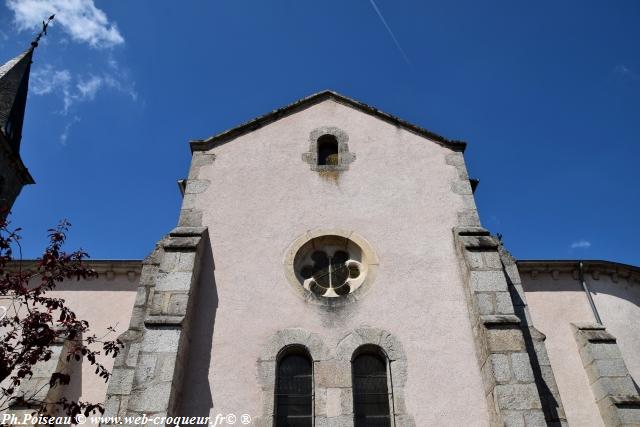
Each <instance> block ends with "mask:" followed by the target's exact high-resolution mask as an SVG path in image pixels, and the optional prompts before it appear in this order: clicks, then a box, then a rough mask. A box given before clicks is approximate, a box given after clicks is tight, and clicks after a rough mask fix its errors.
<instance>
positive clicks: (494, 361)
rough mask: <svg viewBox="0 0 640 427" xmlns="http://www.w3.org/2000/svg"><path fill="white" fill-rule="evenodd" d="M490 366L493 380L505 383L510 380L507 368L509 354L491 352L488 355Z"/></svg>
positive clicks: (509, 370)
mask: <svg viewBox="0 0 640 427" xmlns="http://www.w3.org/2000/svg"><path fill="white" fill-rule="evenodd" d="M490 361H491V367H492V368H493V374H494V376H495V380H496V381H497V382H498V383H507V382H509V381H510V380H511V369H510V368H509V355H507V354H492V355H491V356H490Z"/></svg>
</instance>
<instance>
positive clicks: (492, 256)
mask: <svg viewBox="0 0 640 427" xmlns="http://www.w3.org/2000/svg"><path fill="white" fill-rule="evenodd" d="M482 257H483V258H484V265H485V267H488V268H495V269H502V262H501V261H500V254H498V252H495V251H484V252H483V253H482Z"/></svg>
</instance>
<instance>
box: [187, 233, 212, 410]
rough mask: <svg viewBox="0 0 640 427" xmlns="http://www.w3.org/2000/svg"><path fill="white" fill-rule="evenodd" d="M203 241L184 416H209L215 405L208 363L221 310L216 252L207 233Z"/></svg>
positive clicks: (191, 334) (191, 335)
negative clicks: (215, 260) (219, 305)
mask: <svg viewBox="0 0 640 427" xmlns="http://www.w3.org/2000/svg"><path fill="white" fill-rule="evenodd" d="M203 244H204V247H203V253H202V264H201V267H200V271H201V273H200V278H199V281H200V283H199V286H198V290H197V293H196V295H195V297H196V298H195V306H194V311H193V318H192V319H191V330H190V331H189V335H190V336H189V338H190V341H191V347H190V349H189V352H188V356H187V360H186V361H185V366H186V367H187V368H186V370H185V376H184V381H183V390H182V405H181V407H180V412H179V413H180V415H181V416H190V417H191V416H194V417H208V416H209V412H210V410H211V408H212V407H213V398H212V397H211V386H210V384H209V366H210V365H211V363H210V362H211V347H212V342H213V329H214V325H215V320H216V313H217V310H218V291H217V286H216V278H215V264H214V261H213V252H212V250H211V242H210V241H209V237H208V235H207V238H206V241H205V242H203Z"/></svg>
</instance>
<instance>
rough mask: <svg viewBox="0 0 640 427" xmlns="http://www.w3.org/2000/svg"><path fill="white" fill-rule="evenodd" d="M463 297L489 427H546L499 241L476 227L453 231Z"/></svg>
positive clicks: (458, 228) (459, 228) (460, 228)
mask: <svg viewBox="0 0 640 427" xmlns="http://www.w3.org/2000/svg"><path fill="white" fill-rule="evenodd" d="M454 238H455V240H456V246H457V248H458V252H459V256H460V260H461V271H462V273H463V276H464V277H463V283H464V284H465V295H466V298H467V303H468V307H469V314H470V320H471V325H472V332H473V337H474V341H475V345H476V355H477V357H478V364H479V366H480V369H481V372H482V378H483V383H484V390H485V397H486V400H487V407H488V408H489V411H490V414H489V419H490V422H491V424H492V425H494V426H527V427H533V426H546V425H547V422H546V420H545V416H544V413H543V410H542V402H541V398H540V394H539V392H538V388H537V387H536V383H535V379H534V376H533V368H532V364H531V360H530V358H529V355H528V353H527V348H526V344H525V339H524V335H523V331H522V329H521V324H520V319H519V318H518V317H517V316H516V315H515V310H514V306H513V302H512V301H511V297H510V294H509V287H508V283H507V280H506V278H505V275H504V273H503V271H502V262H501V260H500V255H499V252H498V247H499V242H498V240H497V239H495V238H494V237H492V236H491V235H490V234H489V232H488V231H487V230H485V229H483V228H481V227H457V228H455V229H454Z"/></svg>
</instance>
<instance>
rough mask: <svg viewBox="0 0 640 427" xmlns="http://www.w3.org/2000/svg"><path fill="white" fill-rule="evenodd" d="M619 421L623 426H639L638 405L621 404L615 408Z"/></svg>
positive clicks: (639, 414) (639, 413) (639, 412)
mask: <svg viewBox="0 0 640 427" xmlns="http://www.w3.org/2000/svg"><path fill="white" fill-rule="evenodd" d="M617 413H618V418H619V420H620V423H622V425H625V426H640V406H636V407H632V406H623V407H618V408H617Z"/></svg>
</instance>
